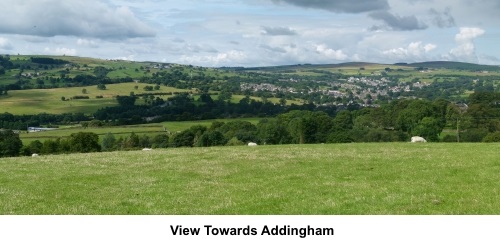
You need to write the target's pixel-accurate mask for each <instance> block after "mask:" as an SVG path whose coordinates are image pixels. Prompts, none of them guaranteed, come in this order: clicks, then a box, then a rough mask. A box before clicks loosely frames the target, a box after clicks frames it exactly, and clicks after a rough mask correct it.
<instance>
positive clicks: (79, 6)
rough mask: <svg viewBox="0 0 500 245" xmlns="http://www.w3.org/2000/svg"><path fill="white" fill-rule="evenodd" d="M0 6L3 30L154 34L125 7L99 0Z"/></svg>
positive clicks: (12, 1) (9, 0)
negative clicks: (113, 5) (114, 5)
mask: <svg viewBox="0 0 500 245" xmlns="http://www.w3.org/2000/svg"><path fill="white" fill-rule="evenodd" d="M0 9H1V11H0V32H2V33H8V34H22V35H32V36H43V37H53V36H77V37H95V38H103V39H123V38H134V37H152V36H154V35H155V30H153V29H152V28H151V27H149V26H148V25H146V24H145V23H144V22H142V21H141V20H139V19H138V18H137V17H136V16H135V14H134V13H133V12H132V11H131V10H130V9H129V8H128V7H125V6H120V7H112V6H110V5H108V4H106V3H105V2H104V1H99V0H87V1H80V0H65V1H58V0H22V1H19V0H3V1H0ZM7 9H8V11H5V10H7Z"/></svg>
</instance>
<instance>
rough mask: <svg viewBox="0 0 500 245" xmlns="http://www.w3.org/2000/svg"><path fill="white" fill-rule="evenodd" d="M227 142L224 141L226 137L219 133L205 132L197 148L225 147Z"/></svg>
mask: <svg viewBox="0 0 500 245" xmlns="http://www.w3.org/2000/svg"><path fill="white" fill-rule="evenodd" d="M226 142H227V141H226V140H225V139H224V135H223V134H222V133H221V132H219V131H205V133H203V135H201V137H200V139H198V141H197V143H196V145H197V146H218V145H225V144H226Z"/></svg>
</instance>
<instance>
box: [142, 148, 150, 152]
mask: <svg viewBox="0 0 500 245" xmlns="http://www.w3.org/2000/svg"><path fill="white" fill-rule="evenodd" d="M142 150H143V151H152V150H153V149H151V148H144V149H142Z"/></svg>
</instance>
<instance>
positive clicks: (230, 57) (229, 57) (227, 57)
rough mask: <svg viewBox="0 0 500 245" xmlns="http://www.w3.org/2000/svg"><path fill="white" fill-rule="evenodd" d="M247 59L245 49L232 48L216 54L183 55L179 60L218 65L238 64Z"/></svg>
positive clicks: (188, 62) (181, 61)
mask: <svg viewBox="0 0 500 245" xmlns="http://www.w3.org/2000/svg"><path fill="white" fill-rule="evenodd" d="M247 59H248V56H247V55H246V54H245V53H244V52H243V51H238V50H230V51H227V52H222V53H218V54H215V55H191V56H188V55H183V56H182V57H181V58H180V59H179V61H178V62H180V63H182V64H197V65H204V66H212V67H216V66H237V65H240V64H243V63H245V62H246V61H247Z"/></svg>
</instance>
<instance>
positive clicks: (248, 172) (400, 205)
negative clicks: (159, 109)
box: [0, 143, 500, 215]
mask: <svg viewBox="0 0 500 245" xmlns="http://www.w3.org/2000/svg"><path fill="white" fill-rule="evenodd" d="M499 149H500V145H499V144H454V143H450V144H409V143H377V144H326V145H284V146H257V147H245V146H241V147H213V148H179V149H164V150H159V149H156V150H153V151H135V152H111V153H94V154H73V155H58V156H40V157H38V158H32V157H18V158H5V159H2V161H1V162H0V214H396V215H399V214H497V215H498V214H500V205H499V203H500V186H499V185H498V183H500V175H499V174H498V173H499V172H500V161H499V160H498V159H499V156H500V155H499V153H498V152H499Z"/></svg>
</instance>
